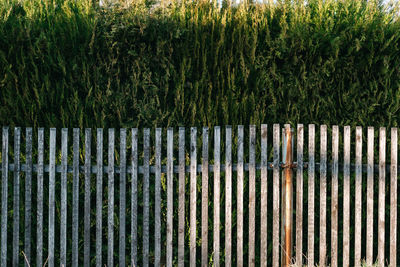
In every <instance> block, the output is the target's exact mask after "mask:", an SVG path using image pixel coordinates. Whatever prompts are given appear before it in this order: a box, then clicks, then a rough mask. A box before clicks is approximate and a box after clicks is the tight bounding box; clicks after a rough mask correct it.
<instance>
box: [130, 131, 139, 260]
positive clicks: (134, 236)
mask: <svg viewBox="0 0 400 267" xmlns="http://www.w3.org/2000/svg"><path fill="white" fill-rule="evenodd" d="M131 164H132V185H131V187H132V191H131V210H132V213H131V216H132V217H131V234H132V244H131V260H130V263H131V264H132V266H138V259H137V250H138V249H137V247H138V238H137V220H138V219H137V210H138V204H137V182H138V170H139V166H138V129H137V128H134V129H132V157H131Z"/></svg>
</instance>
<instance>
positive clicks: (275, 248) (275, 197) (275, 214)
mask: <svg viewBox="0 0 400 267" xmlns="http://www.w3.org/2000/svg"><path fill="white" fill-rule="evenodd" d="M279 144H280V127H279V124H274V126H273V147H274V148H273V149H274V153H273V154H274V159H273V160H274V163H273V165H274V166H273V181H272V183H273V189H272V202H273V211H272V266H274V267H278V266H279V264H280V262H279V251H280V243H279V221H280V219H279V208H280V207H279V206H280V205H279V202H280V199H279V158H280V157H279Z"/></svg>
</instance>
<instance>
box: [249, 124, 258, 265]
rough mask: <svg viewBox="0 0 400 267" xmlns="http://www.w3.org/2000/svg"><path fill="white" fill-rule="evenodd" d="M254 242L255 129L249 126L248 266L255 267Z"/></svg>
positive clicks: (253, 126)
mask: <svg viewBox="0 0 400 267" xmlns="http://www.w3.org/2000/svg"><path fill="white" fill-rule="evenodd" d="M255 241H256V127H255V125H250V136H249V265H248V266H255V260H256V255H255V245H256V244H255Z"/></svg>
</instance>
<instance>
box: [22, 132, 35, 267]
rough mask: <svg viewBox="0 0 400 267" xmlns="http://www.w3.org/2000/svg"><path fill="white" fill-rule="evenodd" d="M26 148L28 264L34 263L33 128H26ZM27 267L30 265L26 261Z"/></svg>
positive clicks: (26, 247)
mask: <svg viewBox="0 0 400 267" xmlns="http://www.w3.org/2000/svg"><path fill="white" fill-rule="evenodd" d="M25 133H26V147H25V153H26V155H25V164H26V170H25V215H24V218H25V227H24V228H25V229H24V232H25V233H24V252H25V255H26V258H27V260H28V262H32V255H31V238H32V166H33V163H32V128H26V131H25ZM24 264H25V267H27V266H28V263H27V262H26V261H24Z"/></svg>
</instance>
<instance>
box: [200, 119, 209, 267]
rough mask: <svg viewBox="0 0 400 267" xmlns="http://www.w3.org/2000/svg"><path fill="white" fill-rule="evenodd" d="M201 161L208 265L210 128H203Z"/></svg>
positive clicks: (204, 259)
mask: <svg viewBox="0 0 400 267" xmlns="http://www.w3.org/2000/svg"><path fill="white" fill-rule="evenodd" d="M202 137H203V148H202V154H203V157H202V163H201V178H202V181H201V266H207V265H208V128H207V127H204V128H203V134H202Z"/></svg>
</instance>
